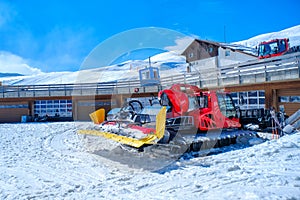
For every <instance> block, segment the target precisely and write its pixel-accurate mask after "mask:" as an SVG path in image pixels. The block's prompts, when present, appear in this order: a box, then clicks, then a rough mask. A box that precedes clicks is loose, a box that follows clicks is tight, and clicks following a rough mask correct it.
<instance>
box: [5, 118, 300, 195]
mask: <svg viewBox="0 0 300 200" xmlns="http://www.w3.org/2000/svg"><path fill="white" fill-rule="evenodd" d="M76 127H77V125H76V123H75V122H58V123H26V124H0V148H1V151H0V155H1V156H0V199H214V200H215V199H270V200H271V199H272V200H273V199H280V200H281V199H300V165H299V163H300V132H298V133H296V134H293V135H286V136H284V137H282V138H280V139H278V140H272V141H267V142H264V143H261V144H259V145H255V146H251V147H248V148H241V149H237V150H233V151H228V152H225V153H220V154H216V155H211V156H205V157H198V158H191V159H189V160H179V161H177V162H175V163H173V164H172V165H171V166H169V167H168V168H166V169H165V170H163V171H160V172H150V171H145V170H142V169H130V168H127V167H125V166H122V165H120V164H118V163H114V162H112V161H109V160H107V159H105V158H102V157H100V156H98V155H95V154H92V153H89V152H87V151H86V149H85V146H84V145H83V143H82V141H81V140H80V137H78V135H77V133H76V131H77V129H76Z"/></svg>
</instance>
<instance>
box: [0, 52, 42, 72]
mask: <svg viewBox="0 0 300 200" xmlns="http://www.w3.org/2000/svg"><path fill="white" fill-rule="evenodd" d="M0 72H1V73H19V74H23V75H33V74H40V73H42V71H41V70H40V69H37V68H34V67H31V66H29V64H28V61H27V60H26V59H24V58H22V57H20V56H17V55H14V54H12V53H10V52H5V51H0Z"/></svg>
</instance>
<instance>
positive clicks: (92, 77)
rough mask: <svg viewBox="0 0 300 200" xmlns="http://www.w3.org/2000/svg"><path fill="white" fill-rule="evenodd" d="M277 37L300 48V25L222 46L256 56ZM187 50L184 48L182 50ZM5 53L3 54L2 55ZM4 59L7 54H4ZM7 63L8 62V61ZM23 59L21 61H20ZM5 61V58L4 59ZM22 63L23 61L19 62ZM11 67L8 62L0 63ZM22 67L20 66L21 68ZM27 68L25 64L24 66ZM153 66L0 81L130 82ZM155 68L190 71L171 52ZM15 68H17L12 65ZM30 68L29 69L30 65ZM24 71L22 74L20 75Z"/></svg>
mask: <svg viewBox="0 0 300 200" xmlns="http://www.w3.org/2000/svg"><path fill="white" fill-rule="evenodd" d="M276 38H289V39H290V45H291V46H297V45H300V25H298V26H294V27H291V28H288V29H285V30H282V31H278V32H273V33H266V34H262V35H258V36H255V37H253V38H250V39H247V40H243V41H239V42H234V43H231V44H222V45H223V46H228V47H230V48H234V49H239V50H242V51H245V52H248V53H251V54H256V49H255V47H256V46H257V45H258V44H259V43H260V42H262V41H268V40H271V39H276ZM181 48H183V47H181ZM0 53H1V52H0ZM1 55H2V56H3V54H1ZM5 60H7V59H5ZM18 60H19V59H18ZM0 61H1V56H0ZM19 62H20V63H21V61H19ZM0 64H2V65H4V66H5V65H7V61H6V62H4V63H3V62H2V63H1V62H0ZM18 66H19V65H18ZM22 66H23V65H22ZM147 66H149V61H148V59H145V60H129V61H126V62H123V63H119V64H115V65H111V66H104V67H101V68H95V69H87V70H83V69H79V71H76V72H50V73H44V72H40V71H38V70H36V69H34V71H33V72H36V73H33V72H32V73H33V75H27V76H16V77H5V78H0V81H1V82H2V84H4V85H42V84H73V83H95V82H109V81H116V80H130V79H131V78H132V77H138V70H139V69H141V68H144V67H147ZM151 66H154V67H158V68H159V69H161V70H160V73H161V77H164V76H169V75H170V74H174V75H175V74H178V73H180V74H182V73H183V72H185V71H186V67H187V63H186V60H185V57H184V56H181V55H178V53H176V52H173V51H170V52H163V53H160V54H157V55H155V56H153V57H151ZM12 68H13V66H12ZM26 68H28V66H26ZM19 72H21V71H18V73H19Z"/></svg>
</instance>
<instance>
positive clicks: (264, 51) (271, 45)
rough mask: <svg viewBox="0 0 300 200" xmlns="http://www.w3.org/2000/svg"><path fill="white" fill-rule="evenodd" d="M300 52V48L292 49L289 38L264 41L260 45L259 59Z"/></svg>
mask: <svg viewBox="0 0 300 200" xmlns="http://www.w3.org/2000/svg"><path fill="white" fill-rule="evenodd" d="M299 51H300V46H294V47H290V44H289V39H288V38H283V39H274V40H270V41H264V42H261V43H260V44H259V45H258V57H259V59H264V58H271V57H275V56H281V55H284V54H287V53H293V52H299Z"/></svg>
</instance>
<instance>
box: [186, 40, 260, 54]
mask: <svg viewBox="0 0 300 200" xmlns="http://www.w3.org/2000/svg"><path fill="white" fill-rule="evenodd" d="M194 41H197V42H201V43H207V44H212V45H215V46H217V47H221V48H224V49H229V50H231V51H236V52H239V53H243V54H246V55H249V56H253V57H257V56H256V55H255V54H254V53H249V52H252V51H254V50H253V49H252V48H250V47H244V46H243V47H242V46H241V45H231V44H227V43H220V42H216V41H211V40H200V39H197V38H195V39H194V40H193V41H192V42H191V43H190V44H189V45H188V46H187V47H186V48H185V49H184V50H183V51H182V53H184V52H185V51H186V49H188V48H189V47H190V46H191V45H192V43H193V42H194ZM251 49H252V50H251Z"/></svg>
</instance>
